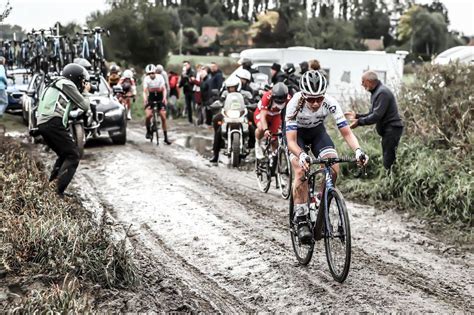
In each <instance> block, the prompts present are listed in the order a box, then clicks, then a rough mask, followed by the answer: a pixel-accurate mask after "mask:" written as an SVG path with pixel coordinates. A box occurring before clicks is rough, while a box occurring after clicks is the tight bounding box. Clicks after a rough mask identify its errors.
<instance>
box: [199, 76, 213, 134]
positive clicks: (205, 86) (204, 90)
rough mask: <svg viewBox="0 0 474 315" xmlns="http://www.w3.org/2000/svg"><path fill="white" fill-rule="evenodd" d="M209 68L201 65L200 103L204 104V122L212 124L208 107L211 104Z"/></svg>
mask: <svg viewBox="0 0 474 315" xmlns="http://www.w3.org/2000/svg"><path fill="white" fill-rule="evenodd" d="M210 72H211V69H210V68H209V67H203V68H202V69H201V71H200V74H199V76H200V78H201V98H202V105H203V106H204V109H205V111H203V114H204V117H203V118H204V119H205V123H206V125H208V126H211V124H212V111H211V110H210V109H209V105H211V75H210Z"/></svg>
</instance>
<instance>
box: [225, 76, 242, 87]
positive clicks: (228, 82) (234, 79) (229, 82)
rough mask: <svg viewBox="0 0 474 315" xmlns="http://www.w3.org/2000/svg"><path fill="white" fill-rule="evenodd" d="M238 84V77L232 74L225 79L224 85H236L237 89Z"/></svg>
mask: <svg viewBox="0 0 474 315" xmlns="http://www.w3.org/2000/svg"><path fill="white" fill-rule="evenodd" d="M239 85H240V79H239V78H238V77H236V76H235V75H233V76H231V77H230V78H228V79H227V80H225V87H226V88H229V87H233V86H234V87H237V89H238V86H239Z"/></svg>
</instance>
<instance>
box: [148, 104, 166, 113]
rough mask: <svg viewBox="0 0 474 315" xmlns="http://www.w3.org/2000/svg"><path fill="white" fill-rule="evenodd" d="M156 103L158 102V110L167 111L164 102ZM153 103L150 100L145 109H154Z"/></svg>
mask: <svg viewBox="0 0 474 315" xmlns="http://www.w3.org/2000/svg"><path fill="white" fill-rule="evenodd" d="M156 103H157V104H156V105H157V106H158V111H162V110H164V111H166V105H165V104H164V103H163V102H156ZM152 104H153V103H152V102H148V104H147V105H146V107H145V109H149V110H152V107H151V106H152Z"/></svg>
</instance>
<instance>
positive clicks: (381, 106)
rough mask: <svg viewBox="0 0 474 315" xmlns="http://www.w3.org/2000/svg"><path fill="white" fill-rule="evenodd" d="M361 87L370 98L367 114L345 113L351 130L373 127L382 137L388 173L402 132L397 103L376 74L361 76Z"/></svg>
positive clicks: (384, 159)
mask: <svg viewBox="0 0 474 315" xmlns="http://www.w3.org/2000/svg"><path fill="white" fill-rule="evenodd" d="M362 86H363V87H364V88H365V89H366V90H367V91H369V92H370V93H371V94H372V96H371V97H370V102H371V103H372V107H371V109H370V111H369V113H367V114H356V113H354V112H352V111H351V112H347V113H345V115H346V117H347V118H348V119H350V120H351V122H352V123H351V128H356V127H358V126H365V125H373V124H376V125H375V128H376V130H377V133H378V134H379V135H380V136H381V137H382V151H383V166H384V167H385V168H386V169H387V170H388V171H390V168H391V167H392V165H393V163H395V160H396V150H397V146H398V143H399V142H400V138H401V136H402V132H403V122H402V120H401V118H400V115H399V113H398V107H397V101H396V100H395V96H394V95H393V93H392V92H391V91H390V90H389V89H388V88H387V87H386V86H385V85H383V84H382V82H380V80H379V79H378V77H377V74H376V73H375V72H373V71H367V72H365V73H364V74H363V75H362Z"/></svg>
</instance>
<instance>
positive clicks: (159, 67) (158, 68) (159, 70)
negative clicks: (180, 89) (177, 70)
mask: <svg viewBox="0 0 474 315" xmlns="http://www.w3.org/2000/svg"><path fill="white" fill-rule="evenodd" d="M156 73H157V74H161V76H162V77H163V79H164V80H165V86H166V94H167V95H169V93H170V82H169V78H168V73H166V71H165V69H164V68H163V66H162V65H156Z"/></svg>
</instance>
